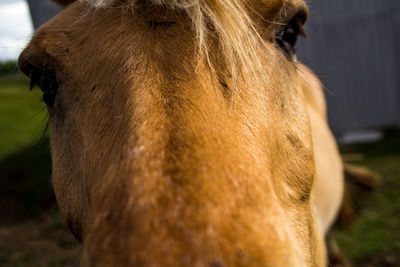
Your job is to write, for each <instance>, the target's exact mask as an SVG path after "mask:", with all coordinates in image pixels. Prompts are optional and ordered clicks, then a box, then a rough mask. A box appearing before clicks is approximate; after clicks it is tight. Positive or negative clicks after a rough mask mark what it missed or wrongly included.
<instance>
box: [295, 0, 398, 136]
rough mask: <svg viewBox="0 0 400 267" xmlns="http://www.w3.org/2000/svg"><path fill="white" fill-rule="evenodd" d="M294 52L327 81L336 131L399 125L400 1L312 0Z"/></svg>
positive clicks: (329, 102) (342, 131) (329, 106)
mask: <svg viewBox="0 0 400 267" xmlns="http://www.w3.org/2000/svg"><path fill="white" fill-rule="evenodd" d="M310 6H311V18H310V21H309V25H308V26H307V32H308V35H309V37H310V39H309V40H308V41H303V42H301V43H300V46H299V49H298V50H299V51H298V57H299V59H300V60H302V61H303V62H304V63H306V64H307V65H309V66H310V67H311V68H312V69H313V70H314V71H315V72H316V73H317V74H318V75H319V77H320V78H321V80H322V81H323V83H324V85H325V86H326V96H327V102H328V108H329V120H330V123H331V127H332V129H333V130H334V132H335V133H344V132H346V131H349V130H359V129H370V128H381V127H386V126H400V78H399V74H400V73H399V71H400V63H399V60H400V53H399V51H398V49H399V48H400V27H399V26H398V25H400V24H399V23H400V1H399V0H379V1H377V0H334V1H332V0H314V1H313V2H312V3H311V4H310Z"/></svg>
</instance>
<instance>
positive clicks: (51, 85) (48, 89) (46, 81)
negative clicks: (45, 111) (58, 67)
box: [29, 66, 58, 108]
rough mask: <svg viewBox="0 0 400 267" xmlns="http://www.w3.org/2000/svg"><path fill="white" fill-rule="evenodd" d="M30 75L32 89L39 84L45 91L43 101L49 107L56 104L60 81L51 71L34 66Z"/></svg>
mask: <svg viewBox="0 0 400 267" xmlns="http://www.w3.org/2000/svg"><path fill="white" fill-rule="evenodd" d="M29 77H30V79H31V85H30V88H31V90H32V89H33V87H34V86H35V85H37V86H38V87H39V88H40V89H41V90H42V92H43V101H44V102H45V103H46V105H47V108H52V107H53V106H54V101H55V98H56V95H57V91H58V82H57V79H56V78H55V75H53V73H52V72H51V71H46V70H43V71H42V70H39V69H37V68H35V67H33V66H32V68H31V70H30V73H29Z"/></svg>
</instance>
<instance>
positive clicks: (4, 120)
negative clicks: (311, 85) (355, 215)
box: [0, 0, 400, 266]
mask: <svg viewBox="0 0 400 267" xmlns="http://www.w3.org/2000/svg"><path fill="white" fill-rule="evenodd" d="M308 2H309V4H310V10H311V18H310V20H309V23H308V25H307V27H306V28H307V33H308V36H309V39H308V40H302V41H301V42H300V44H299V47H298V57H299V59H300V60H301V61H303V62H304V63H306V64H307V65H308V66H310V67H311V68H312V69H313V70H314V71H315V72H316V73H317V74H318V76H319V77H320V78H321V80H322V81H323V83H324V85H325V94H326V97H327V102H328V110H329V120H330V125H331V128H332V130H333V132H334V134H335V136H336V138H337V141H338V143H339V144H340V148H341V152H342V155H343V158H344V160H345V161H347V162H350V163H352V164H356V165H360V166H367V167H369V168H370V169H372V170H373V171H374V172H376V173H379V174H380V175H381V177H382V182H381V185H380V187H379V188H378V189H377V190H376V191H374V192H373V193H371V195H370V197H369V198H368V199H367V200H366V201H365V203H363V205H364V206H365V209H364V211H363V212H362V213H361V215H360V218H359V219H358V220H357V221H356V222H355V223H353V225H352V226H351V227H347V228H345V229H342V228H340V227H337V229H336V230H335V237H336V239H337V240H338V243H339V246H340V247H341V249H342V250H343V251H344V252H345V254H346V255H347V256H348V258H349V259H351V261H352V262H353V263H354V264H355V265H356V266H400V194H399V189H400V131H399V129H400V127H399V126H400V27H399V26H398V25H400V1H399V0H380V1H377V0H335V1H332V0H313V1H308ZM57 12H59V8H58V7H57V6H56V5H55V4H53V3H51V2H49V1H48V0H29V1H25V0H0V207H1V216H0V266H77V265H78V259H79V253H80V248H79V244H78V243H77V242H76V241H75V240H74V238H73V237H72V235H71V234H70V233H69V230H68V229H67V228H66V226H65V225H64V223H63V221H62V219H61V218H60V215H59V213H58V210H57V207H56V204H55V198H54V195H53V191H52V185H51V179H50V176H51V159H50V155H49V151H50V147H49V134H48V130H47V123H48V117H47V113H46V108H45V105H44V104H43V103H42V102H41V100H40V99H41V93H40V92H39V90H33V91H32V92H29V81H28V80H27V79H26V78H24V77H23V76H22V75H21V74H20V73H19V72H18V70H17V67H16V59H17V57H18V55H19V53H20V52H21V50H22V49H23V48H24V46H25V45H26V44H27V42H28V41H29V40H30V38H31V36H32V33H33V32H34V29H35V28H37V27H39V26H40V25H41V24H43V23H44V22H46V21H47V20H48V19H50V18H51V17H52V16H54V15H55V14H57Z"/></svg>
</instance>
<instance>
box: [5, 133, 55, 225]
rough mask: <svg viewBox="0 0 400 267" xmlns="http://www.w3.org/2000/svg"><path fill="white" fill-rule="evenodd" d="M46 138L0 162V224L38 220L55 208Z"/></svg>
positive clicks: (47, 140)
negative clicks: (36, 218)
mask: <svg viewBox="0 0 400 267" xmlns="http://www.w3.org/2000/svg"><path fill="white" fill-rule="evenodd" d="M49 147H50V146H49V139H48V137H46V138H44V139H43V140H41V141H40V142H38V143H36V144H34V145H32V146H30V147H27V148H25V149H23V150H21V151H18V152H16V153H14V154H10V155H9V156H6V157H5V158H4V159H3V160H2V161H1V162H0V206H1V207H2V216H1V219H0V223H2V224H12V223H16V222H19V221H21V220H24V219H26V218H28V217H30V218H32V217H38V216H40V215H42V213H44V212H46V211H48V209H49V208H52V207H54V206H55V197H54V193H53V188H52V184H51V158H50V148H49Z"/></svg>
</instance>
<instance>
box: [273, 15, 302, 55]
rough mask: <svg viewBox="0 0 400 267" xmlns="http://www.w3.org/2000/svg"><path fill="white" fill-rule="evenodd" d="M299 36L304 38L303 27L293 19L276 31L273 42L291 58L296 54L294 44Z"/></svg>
mask: <svg viewBox="0 0 400 267" xmlns="http://www.w3.org/2000/svg"><path fill="white" fill-rule="evenodd" d="M300 35H303V36H306V34H305V32H304V30H303V25H302V24H301V23H299V21H298V20H296V19H294V20H292V21H291V22H289V24H287V25H284V26H283V27H282V28H280V29H279V30H278V31H277V33H276V34H275V42H276V44H277V45H278V46H279V47H280V48H281V49H282V51H283V52H284V53H285V54H286V55H287V56H288V57H289V58H291V57H292V56H293V55H295V54H296V43H297V40H298V39H299V36H300Z"/></svg>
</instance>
